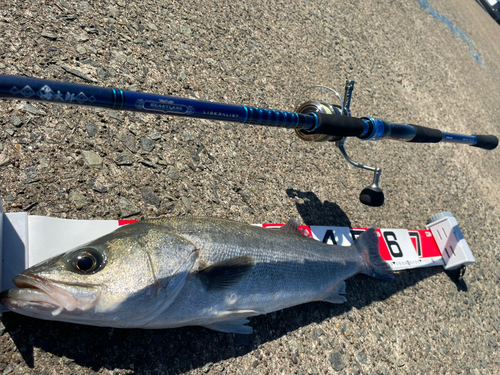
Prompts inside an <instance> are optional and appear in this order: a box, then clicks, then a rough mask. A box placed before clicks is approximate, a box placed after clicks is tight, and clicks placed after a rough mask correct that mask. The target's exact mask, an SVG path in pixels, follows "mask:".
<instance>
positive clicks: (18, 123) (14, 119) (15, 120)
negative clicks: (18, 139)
mask: <svg viewBox="0 0 500 375" xmlns="http://www.w3.org/2000/svg"><path fill="white" fill-rule="evenodd" d="M10 123H11V124H12V125H14V126H15V127H16V128H19V127H21V125H22V124H23V122H22V120H21V118H20V117H19V116H13V117H11V118H10Z"/></svg>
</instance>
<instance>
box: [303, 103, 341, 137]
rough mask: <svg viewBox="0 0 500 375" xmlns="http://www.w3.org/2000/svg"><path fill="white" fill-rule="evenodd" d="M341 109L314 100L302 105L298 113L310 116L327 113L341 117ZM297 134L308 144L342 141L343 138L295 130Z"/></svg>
mask: <svg viewBox="0 0 500 375" xmlns="http://www.w3.org/2000/svg"><path fill="white" fill-rule="evenodd" d="M340 111H341V109H340V108H338V107H335V106H333V105H331V104H328V103H320V102H316V101H313V100H310V101H308V102H305V103H302V104H301V105H299V106H298V107H297V113H302V114H306V115H307V114H309V113H325V114H327V115H340V114H341V112H340ZM295 134H297V135H298V137H299V138H300V139H302V140H303V141H307V142H326V141H332V142H335V141H340V140H341V139H342V137H337V136H334V135H327V134H309V133H308V132H307V131H304V130H302V129H295Z"/></svg>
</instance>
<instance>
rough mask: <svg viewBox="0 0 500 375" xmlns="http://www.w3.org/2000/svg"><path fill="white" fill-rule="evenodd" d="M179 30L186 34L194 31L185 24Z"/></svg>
mask: <svg viewBox="0 0 500 375" xmlns="http://www.w3.org/2000/svg"><path fill="white" fill-rule="evenodd" d="M179 31H180V32H181V34H184V35H185V36H190V35H191V33H192V31H191V28H189V27H187V26H183V25H181V26H180V27H179Z"/></svg>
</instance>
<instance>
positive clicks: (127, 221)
mask: <svg viewBox="0 0 500 375" xmlns="http://www.w3.org/2000/svg"><path fill="white" fill-rule="evenodd" d="M136 221H139V220H118V226H119V227H121V226H122V225H127V224H132V223H135V222H136Z"/></svg>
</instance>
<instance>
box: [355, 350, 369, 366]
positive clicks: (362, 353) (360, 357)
mask: <svg viewBox="0 0 500 375" xmlns="http://www.w3.org/2000/svg"><path fill="white" fill-rule="evenodd" d="M356 358H357V359H358V361H359V363H361V364H362V365H366V364H367V363H368V356H367V355H366V352H365V351H364V350H358V351H357V352H356Z"/></svg>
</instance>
